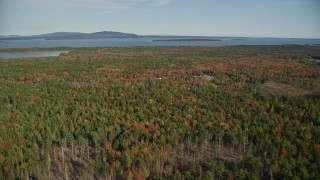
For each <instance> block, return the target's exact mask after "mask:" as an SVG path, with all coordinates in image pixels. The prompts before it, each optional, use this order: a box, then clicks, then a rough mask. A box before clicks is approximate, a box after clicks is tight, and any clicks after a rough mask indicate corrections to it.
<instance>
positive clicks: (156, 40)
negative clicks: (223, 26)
mask: <svg viewBox="0 0 320 180" xmlns="http://www.w3.org/2000/svg"><path fill="white" fill-rule="evenodd" d="M161 41H222V40H221V39H201V38H198V39H189V38H187V39H155V40H153V42H161Z"/></svg>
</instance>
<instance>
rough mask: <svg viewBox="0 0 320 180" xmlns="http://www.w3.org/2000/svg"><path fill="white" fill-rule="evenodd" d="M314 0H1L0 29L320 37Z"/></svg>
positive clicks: (318, 5) (1, 32)
mask: <svg viewBox="0 0 320 180" xmlns="http://www.w3.org/2000/svg"><path fill="white" fill-rule="evenodd" d="M318 17H320V1H318V0H307V1H306V0H270V1H267V2H266V1H262V0H244V1H239V0H228V1H220V0H201V1H193V0H184V1H182V0H122V1H117V0H90V1H89V0H64V1H62V0H57V1H53V2H52V1H48V2H46V3H43V1H40V0H28V1H24V2H21V1H18V0H0V35H21V36H24V35H38V34H46V33H53V32H84V33H92V32H99V31H117V32H124V33H134V34H137V35H164V36H219V37H271V38H306V39H319V38H320V21H319V18H318Z"/></svg>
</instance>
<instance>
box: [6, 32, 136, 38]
mask: <svg viewBox="0 0 320 180" xmlns="http://www.w3.org/2000/svg"><path fill="white" fill-rule="evenodd" d="M137 37H140V36H138V35H136V34H131V33H122V32H115V31H101V32H94V33H80V32H54V33H48V34H40V35H32V36H0V40H28V39H47V40H62V39H101V38H137Z"/></svg>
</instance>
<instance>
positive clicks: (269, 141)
mask: <svg viewBox="0 0 320 180" xmlns="http://www.w3.org/2000/svg"><path fill="white" fill-rule="evenodd" d="M319 55H320V49H319V47H315V46H314V47H313V46H234V47H210V48H209V47H133V48H80V49H74V50H73V51H71V52H70V53H69V54H63V55H61V56H59V57H46V58H28V59H9V60H0V87H1V88H0V101H1V102H0V123H1V124H0V179H28V178H32V179H68V178H72V179H79V178H81V179H102V178H108V179H317V178H319V176H320V170H319V167H320V128H319V127H320V114H319V112H320V101H319V94H320V92H319V90H320V66H319V63H317V62H314V61H310V60H309V59H310V57H312V56H319Z"/></svg>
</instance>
